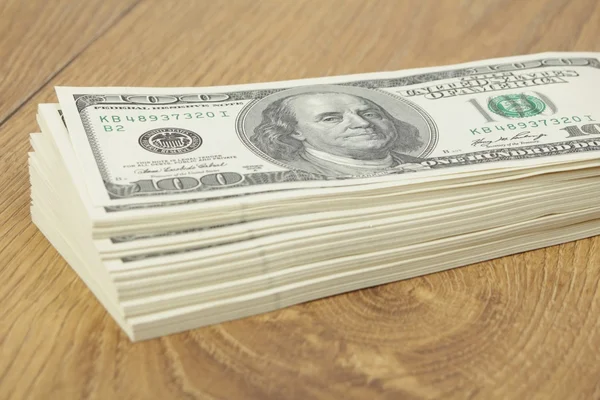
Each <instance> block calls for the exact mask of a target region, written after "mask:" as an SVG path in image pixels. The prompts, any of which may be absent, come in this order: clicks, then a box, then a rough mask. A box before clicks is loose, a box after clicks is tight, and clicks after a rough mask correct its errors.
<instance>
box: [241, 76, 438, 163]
mask: <svg viewBox="0 0 600 400" xmlns="http://www.w3.org/2000/svg"><path fill="white" fill-rule="evenodd" d="M315 92H331V93H343V94H350V95H355V96H359V97H363V98H365V99H367V100H370V101H372V102H373V103H375V104H377V105H378V106H379V107H381V108H383V109H384V110H386V111H387V112H388V113H389V114H390V115H392V116H393V117H394V118H396V119H398V120H400V121H404V122H407V123H409V124H411V125H413V126H415V127H416V128H417V129H418V130H419V135H420V139H421V140H422V141H423V143H424V144H423V145H422V146H420V147H419V149H417V150H416V151H412V152H406V153H405V154H407V155H410V156H413V157H418V158H427V156H428V155H429V154H431V152H432V151H433V150H434V149H435V147H436V145H437V143H438V140H439V133H438V128H437V124H436V123H435V121H434V120H433V118H431V116H430V115H429V114H428V113H427V112H426V111H425V110H423V109H422V108H421V107H419V106H418V105H417V104H415V103H413V102H410V101H408V100H406V99H404V98H402V97H400V96H396V95H394V94H393V93H389V92H386V91H384V90H380V89H372V88H366V87H362V86H355V85H343V84H336V85H308V86H298V87H292V88H286V89H281V90H276V91H270V93H269V94H268V95H266V96H264V97H262V98H260V99H256V100H253V101H252V102H250V103H248V104H247V105H246V106H245V107H244V108H243V109H242V110H241V111H240V113H239V114H238V117H237V120H236V133H237V136H238V138H239V139H240V141H241V142H242V143H243V144H244V145H245V146H246V147H247V148H248V149H249V150H250V151H252V152H253V153H254V154H256V155H257V156H258V157H260V158H261V159H263V160H265V161H268V162H270V163H272V164H275V165H277V166H280V167H284V168H287V169H290V170H296V169H297V168H295V167H292V166H290V165H289V164H287V163H286V162H285V161H280V160H278V159H275V158H273V157H271V155H269V154H266V153H264V152H263V151H261V150H260V149H258V148H257V147H256V146H255V145H254V144H253V143H252V142H251V140H250V138H251V137H252V136H253V135H254V129H255V128H256V127H257V126H258V125H259V124H260V122H261V121H262V113H263V110H264V109H265V108H267V106H268V105H269V104H271V103H273V102H274V101H277V100H279V99H282V98H284V97H288V96H293V95H296V94H302V93H315ZM248 131H249V133H251V135H248V134H247V132H248Z"/></svg>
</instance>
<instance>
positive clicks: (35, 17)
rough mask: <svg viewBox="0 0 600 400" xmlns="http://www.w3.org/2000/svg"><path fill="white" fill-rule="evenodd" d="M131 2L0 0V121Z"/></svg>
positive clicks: (9, 114)
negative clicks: (24, 0)
mask: <svg viewBox="0 0 600 400" xmlns="http://www.w3.org/2000/svg"><path fill="white" fill-rule="evenodd" d="M133 4H135V2H134V1H133V0H127V1H120V0H110V1H103V0H93V1H78V2H75V1H64V0H60V1H57V0H51V1H48V0H28V1H27V2H23V1H20V0H2V1H0V60H2V66H1V67H0V94H1V97H0V125H1V124H2V123H3V122H4V121H5V120H6V119H7V118H8V117H10V116H11V115H12V113H13V112H14V111H15V110H16V109H17V108H18V107H19V106H21V105H22V104H23V103H24V102H26V101H27V100H28V99H29V98H30V97H31V95H32V94H33V93H34V92H35V91H36V90H37V89H39V88H40V87H41V86H43V85H44V84H45V83H47V82H48V80H50V79H51V78H52V77H53V76H55V75H56V73H58V72H59V71H60V70H61V69H62V68H64V67H65V66H66V65H67V64H68V63H69V62H71V61H72V60H73V59H74V58H76V57H77V55H79V53H80V52H81V51H82V50H83V49H85V48H86V46H88V45H89V44H90V43H91V42H92V41H94V40H95V39H97V38H98V37H100V36H101V35H102V34H103V33H104V32H105V31H106V30H107V29H108V28H109V27H110V26H112V24H114V23H115V22H116V21H118V20H119V19H120V18H122V17H123V15H124V14H126V13H127V12H128V11H129V9H130V7H131V6H132V5H133Z"/></svg>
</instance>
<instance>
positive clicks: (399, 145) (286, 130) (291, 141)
mask: <svg viewBox="0 0 600 400" xmlns="http://www.w3.org/2000/svg"><path fill="white" fill-rule="evenodd" d="M331 93H334V92H314V93H301V94H296V95H291V96H288V97H284V98H282V99H279V100H276V101H274V102H273V103H271V104H269V105H268V106H267V108H265V109H264V110H263V112H262V117H263V118H262V122H261V123H260V125H258V126H257V127H256V128H255V129H254V135H252V137H250V141H251V142H252V143H253V144H254V145H255V146H256V147H257V148H258V149H259V150H260V151H262V152H263V153H265V154H268V155H269V156H271V157H273V158H274V159H276V160H280V161H292V160H294V159H295V158H296V157H297V155H298V152H299V151H300V150H302V149H303V147H304V145H303V144H302V141H300V140H298V139H296V138H294V137H293V136H292V134H293V133H294V132H296V126H297V125H298V121H297V120H296V115H295V114H294V112H293V111H292V109H291V107H290V102H291V100H293V99H295V98H297V97H300V96H306V95H313V94H331ZM350 96H354V97H356V98H359V99H361V100H363V101H365V102H366V103H367V104H370V105H372V106H374V107H376V108H377V109H378V110H379V111H381V113H382V114H383V115H384V116H385V118H387V119H388V120H390V121H391V122H392V124H393V125H394V127H395V128H396V132H397V135H396V139H395V141H394V143H392V145H391V146H390V150H393V151H395V152H398V153H403V152H410V151H412V150H416V149H418V148H419V147H420V146H421V145H422V144H423V142H422V141H421V140H420V134H419V130H418V129H417V128H416V127H414V126H413V125H411V124H409V123H407V122H404V121H400V120H398V119H396V118H394V117H393V116H391V115H390V114H389V113H388V112H387V111H386V110H384V109H383V108H382V107H380V106H379V105H378V104H376V103H374V102H372V101H371V100H368V99H365V98H364V97H360V96H356V95H350Z"/></svg>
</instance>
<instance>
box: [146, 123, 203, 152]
mask: <svg viewBox="0 0 600 400" xmlns="http://www.w3.org/2000/svg"><path fill="white" fill-rule="evenodd" d="M138 142H139V144H140V146H142V147H143V148H144V149H146V150H148V151H151V152H153V153H158V154H183V153H189V152H190V151H194V150H196V149H197V148H198V147H200V146H201V145H202V138H201V137H200V135H198V134H197V133H194V132H192V131H188V130H187V129H181V128H158V129H152V130H151V131H148V132H146V133H144V134H143V135H142V136H140V139H139V141H138Z"/></svg>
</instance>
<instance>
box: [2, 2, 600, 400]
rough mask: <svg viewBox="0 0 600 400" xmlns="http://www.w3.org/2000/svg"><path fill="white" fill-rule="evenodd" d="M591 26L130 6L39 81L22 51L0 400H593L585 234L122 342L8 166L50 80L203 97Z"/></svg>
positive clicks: (424, 60) (356, 8) (309, 6)
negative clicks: (207, 90)
mask: <svg viewBox="0 0 600 400" xmlns="http://www.w3.org/2000/svg"><path fill="white" fill-rule="evenodd" d="M0 4H2V3H0ZM65 4H66V3H65ZM71 4H72V5H73V7H76V4H79V2H73V3H69V6H68V7H67V8H68V9H69V8H70V7H71ZM38 6H39V5H38ZM22 7H25V6H22ZM22 7H16V6H14V5H11V6H10V7H6V6H4V8H2V6H0V9H4V10H6V9H8V10H9V11H10V12H11V13H13V17H11V16H10V15H8V16H7V15H5V13H3V15H2V18H6V20H12V19H15V18H21V17H20V16H22V15H23V13H24V12H25V11H26V9H25V8H22ZM106 7H109V6H106ZM109 8H110V7H109ZM107 9H108V8H107ZM107 9H105V11H106V10H107ZM117 14H118V13H117ZM47 15H48V17H47V18H48V19H49V20H50V22H47V23H48V24H49V26H54V27H55V28H54V29H56V30H55V31H53V32H52V33H47V34H46V35H54V36H55V37H60V36H61V34H60V33H61V32H62V34H63V35H64V34H65V32H66V31H65V30H62V31H61V29H63V28H62V27H60V26H59V25H60V24H61V18H62V16H61V15H60V14H59V13H58V14H57V13H48V14H47ZM71 18H74V17H71ZM599 20H600V3H598V2H597V1H595V0H547V1H542V0H535V1H527V2H525V1H504V0H490V1H477V0H471V1H466V0H463V1H454V0H440V1H436V0H427V1H417V0H415V1H394V0H387V1H386V0H381V1H357V0H351V1H344V0H307V1H299V0H296V1H276V0H272V1H271V0H265V1H256V0H253V1H252V0H247V1H245V0H229V1H223V2H215V1H193V2H192V1H189V2H185V1H184V2H175V1H141V2H140V3H139V4H137V5H136V6H135V7H134V8H133V9H131V11H130V12H129V13H127V14H126V15H124V16H123V17H122V19H121V20H119V21H118V23H117V24H115V25H114V26H112V27H110V29H107V30H106V32H105V33H104V34H102V36H101V37H99V38H98V39H97V40H95V41H93V43H91V44H89V45H87V47H86V48H85V50H84V51H83V52H82V53H81V54H79V55H78V56H77V57H76V59H74V60H73V61H72V62H69V63H68V65H66V66H64V68H62V69H60V68H58V69H54V71H59V72H58V73H56V76H54V77H52V78H51V79H50V80H49V82H48V83H45V81H44V79H43V77H42V78H39V77H40V76H41V75H40V72H39V71H38V70H37V69H36V67H37V64H36V61H34V60H39V57H37V55H35V54H30V55H29V56H26V55H21V56H19V58H18V59H19V60H20V61H18V62H13V63H11V64H10V66H9V72H8V73H9V74H11V76H18V77H21V78H19V79H20V80H19V79H17V80H15V86H14V89H13V91H12V92H11V93H14V94H11V96H12V97H11V98H13V99H27V98H28V96H30V94H31V93H33V96H32V98H31V99H29V100H26V102H25V103H24V104H23V105H22V106H18V105H17V106H16V107H17V108H14V107H15V106H14V105H13V106H12V107H13V108H10V107H9V108H7V110H10V109H16V112H14V115H12V116H11V117H10V118H9V119H8V120H7V121H6V122H5V123H4V125H3V126H2V131H0V148H2V149H3V151H2V152H1V153H0V168H1V169H2V171H3V172H2V174H1V175H0V183H1V187H2V195H1V198H0V204H1V205H0V222H1V224H0V238H1V239H0V304H1V307H0V398H1V399H5V398H6V399H48V398H52V399H54V398H59V399H117V398H127V399H154V398H155V399H164V398H185V399H227V400H230V399H244V400H247V399H302V400H305V399H340V398H345V399H346V398H347V399H363V398H371V399H437V398H455V399H485V400H487V399H600V379H599V377H600V352H599V351H598V350H599V349H600V293H599V288H600V239H599V238H592V239H587V240H581V241H578V242H574V243H568V244H565V245H562V246H554V247H550V248H547V249H544V250H539V251H534V252H528V253H524V254H519V255H514V256H511V257H504V258H501V259H497V260H492V261H489V262H485V263H480V264H476V265H472V266H468V267H464V268H459V269H455V270H451V271H447V272H443V273H439V274H433V275H429V276H425V277H420V278H416V279H411V280H407V281H402V282H397V283H393V284H389V285H385V286H380V287H377V288H372V289H366V290H361V291H357V292H353V293H349V294H345V295H340V296H335V297H331V298H327V299H323V300H319V301H315V302H311V303H307V304H303V305H299V306H295V307H290V308H287V309H284V310H280V311H277V312H273V313H269V314H265V315H261V316H256V317H253V318H247V319H243V320H239V321H233V322H229V323H225V324H220V325H215V326H212V327H207V328H202V329H197V330H194V331H190V332H186V333H182V334H178V335H172V336H168V337H164V338H161V339H156V340H151V341H147V342H142V343H138V344H131V343H130V342H129V341H128V339H127V338H126V336H125V335H124V334H123V333H122V332H121V331H120V330H119V328H118V327H117V326H116V324H115V323H114V322H113V321H112V320H111V319H110V318H109V317H108V315H107V314H106V312H105V311H104V310H103V308H102V307H101V306H100V305H99V304H98V302H97V301H96V300H95V299H94V298H93V296H92V295H91V294H90V292H89V291H88V290H87V288H86V287H85V285H83V283H82V282H81V281H80V280H79V279H78V278H77V276H76V275H75V274H74V273H73V272H72V270H71V269H70V268H69V267H68V265H66V264H65V262H64V261H63V260H62V258H61V257H60V256H59V255H57V253H56V252H55V251H54V250H53V249H52V248H51V247H50V246H49V245H48V243H47V241H46V240H45V239H44V237H43V236H42V235H41V234H40V233H39V232H38V231H37V230H36V228H35V227H34V226H33V225H32V224H31V222H30V217H29V211H28V206H29V199H28V196H29V191H28V175H27V163H26V160H27V151H28V144H27V135H28V133H29V132H32V131H35V130H37V127H36V123H35V108H36V104H37V103H40V102H52V101H55V96H54V94H53V86H54V85H85V86H92V85H98V86H99V85H131V86H134V85H149V86H159V85H160V86H177V85H182V86H183V85H185V86H194V85H216V84H219V85H223V84H231V83H244V82H257V81H269V80H281V79H293V78H302V77H311V76H323V75H333V74H347V73H357V72H370V71H379V70H393V69H401V68H411V67H419V66H432V65H441V64H449V63H456V62H461V61H468V60H475V59H482V58H489V57H498V56H507V55H515V54H524V53H531V52H540V51H550V50H582V51H583V50H587V51H600V42H599V41H598V37H600V24H598V21H599ZM73 21H75V19H73ZM93 21H94V18H93V17H92V16H91V15H90V14H86V15H83V14H82V16H81V17H80V18H79V19H77V20H76V22H73V23H77V24H80V25H81V26H87V24H91V23H92V22H93ZM107 26H108V25H107ZM92 30H93V29H92V28H89V31H90V32H91V31H92ZM31 35H33V33H32V34H31ZM92 36H93V35H92ZM37 37H39V36H37ZM0 40H4V42H2V43H6V42H7V40H5V39H4V38H3V39H0ZM14 40H17V39H12V41H14ZM19 40H21V39H19ZM29 40H31V41H34V40H36V39H31V38H30V37H24V38H23V39H22V40H21V41H22V42H23V43H22V46H25V47H26V46H30V48H35V46H36V44H35V43H33V42H31V43H30V42H28V41H29ZM12 41H9V42H10V43H11V44H10V45H11V46H14V43H12ZM80 43H81V46H84V45H83V43H84V41H83V40H82V41H81V42H80ZM3 46H4V45H3ZM31 46H34V47H31ZM2 51H4V49H3V50H2ZM63 59H64V58H63ZM56 65H58V64H56ZM4 68H6V66H4ZM48 71H50V69H49V70H48ZM51 74H52V73H51V72H48V73H47V74H46V75H45V76H46V77H48V76H50V75H51ZM35 79H38V80H37V81H36V80H35ZM36 85H38V87H37V88H35V86H36ZM40 85H41V86H40ZM32 88H33V89H32ZM3 93H4V92H3ZM3 96H4V95H3ZM3 99H4V97H3ZM3 104H4V102H3ZM13 104H19V103H18V101H17V102H13Z"/></svg>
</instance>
